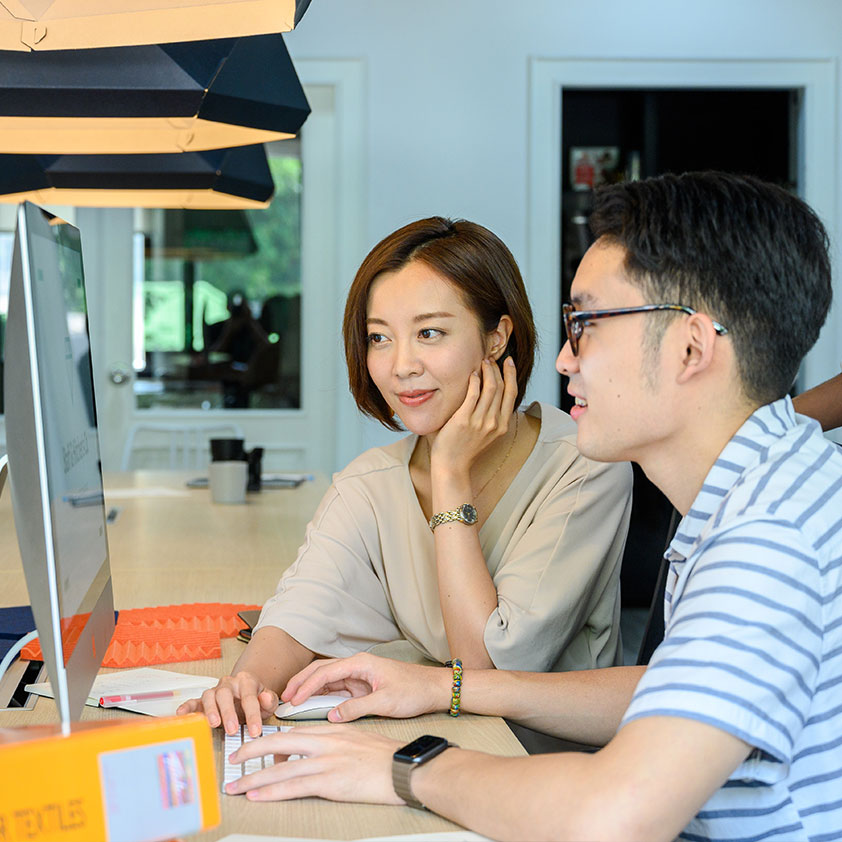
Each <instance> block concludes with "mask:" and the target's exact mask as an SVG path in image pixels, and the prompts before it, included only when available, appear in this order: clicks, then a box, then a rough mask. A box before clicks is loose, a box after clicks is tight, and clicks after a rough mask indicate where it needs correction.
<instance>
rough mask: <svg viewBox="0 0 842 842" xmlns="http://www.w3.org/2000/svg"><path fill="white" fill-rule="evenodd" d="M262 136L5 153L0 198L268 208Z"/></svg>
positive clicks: (88, 203)
mask: <svg viewBox="0 0 842 842" xmlns="http://www.w3.org/2000/svg"><path fill="white" fill-rule="evenodd" d="M274 189H275V188H274V183H273V181H272V174H271V172H270V170H269V162H268V160H267V158H266V151H265V149H264V148H263V146H262V144H258V145H256V146H236V147H234V148H233V149H213V150H209V151H206V152H178V153H174V154H157V155H0V202H3V203H18V202H22V201H31V202H36V203H38V204H41V205H44V204H53V205H73V206H76V207H127V208H132V207H148V208H197V209H208V210H213V209H226V208H243V209H249V208H265V207H268V205H269V202H270V200H271V198H272V194H273V192H274Z"/></svg>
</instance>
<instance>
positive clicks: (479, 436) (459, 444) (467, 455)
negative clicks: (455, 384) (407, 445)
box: [430, 357, 517, 470]
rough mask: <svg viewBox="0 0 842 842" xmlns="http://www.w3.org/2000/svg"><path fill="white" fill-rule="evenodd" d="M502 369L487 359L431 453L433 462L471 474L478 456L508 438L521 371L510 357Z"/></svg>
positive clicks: (472, 378)
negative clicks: (519, 371)
mask: <svg viewBox="0 0 842 842" xmlns="http://www.w3.org/2000/svg"><path fill="white" fill-rule="evenodd" d="M503 370H504V375H503V376H501V374H500V367H499V366H498V365H497V363H496V362H494V361H493V360H491V359H488V358H486V359H484V360H483V361H482V363H481V367H480V371H479V372H474V373H473V374H472V375H471V378H470V381H469V383H468V392H467V394H466V395H465V400H464V401H463V402H462V406H460V407H459V409H457V410H456V412H455V413H454V414H453V416H452V417H451V419H450V420H449V421H448V422H447V423H446V424H445V425H444V427H442V428H441V430H440V431H439V434H438V435H437V436H436V440H435V442H434V443H433V447H432V450H431V452H430V458H431V462H435V463H437V464H441V465H446V466H447V467H448V468H451V469H456V470H459V469H463V470H470V467H471V465H473V463H474V461H475V459H476V458H477V456H478V455H479V454H480V453H482V451H483V450H485V449H486V448H487V447H489V446H490V445H492V444H493V443H494V442H495V441H496V440H497V439H499V438H501V437H502V436H505V435H506V433H507V432H508V430H509V423H510V422H511V419H512V413H513V412H514V406H515V400H516V398H517V371H516V370H515V365H514V361H513V360H512V359H511V357H507V358H506V361H505V363H504V364H503Z"/></svg>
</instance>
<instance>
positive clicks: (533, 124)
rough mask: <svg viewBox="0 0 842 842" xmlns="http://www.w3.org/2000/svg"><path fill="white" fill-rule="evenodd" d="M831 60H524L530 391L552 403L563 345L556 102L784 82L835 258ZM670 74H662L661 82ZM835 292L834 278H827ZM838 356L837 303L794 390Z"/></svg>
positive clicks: (808, 181)
mask: <svg viewBox="0 0 842 842" xmlns="http://www.w3.org/2000/svg"><path fill="white" fill-rule="evenodd" d="M836 74H837V71H836V60H835V59H796V60H782V59H758V60H753V59H745V60H743V59H740V60H735V59H696V60H694V59H686V60H685V59H612V58H587V59H584V58H583V59H560V58H532V59H530V61H529V81H528V88H529V90H528V102H529V117H528V127H529V141H528V148H529V154H528V199H527V217H526V219H527V263H526V268H527V272H526V277H527V288H528V290H529V296H530V299H531V301H532V307H533V310H534V312H535V313H536V314H537V321H538V329H539V336H540V337H541V344H542V355H541V356H542V360H541V364H540V365H539V366H536V371H535V373H534V374H533V375H532V382H531V384H530V395H533V394H534V396H535V397H536V398H539V399H541V400H546V401H549V402H551V403H555V402H557V400H558V389H559V385H558V384H559V380H558V375H556V374H555V372H554V369H553V367H552V365H551V360H552V359H554V357H555V355H556V354H557V353H558V350H559V348H560V347H561V320H560V313H561V253H562V252H561V236H562V234H561V231H562V227H561V133H562V131H563V126H562V125H561V103H562V96H563V91H564V88H565V87H568V88H569V87H575V88H587V87H593V88H790V89H799V90H801V91H802V92H803V97H802V109H801V115H800V124H799V126H798V134H797V138H798V141H797V142H798V158H797V172H798V191H799V195H800V196H801V197H802V198H803V199H804V200H805V201H807V202H808V203H809V204H810V206H811V207H812V208H813V209H814V210H815V211H816V213H818V215H819V217H820V218H821V219H822V221H823V222H824V224H825V225H826V226H827V229H828V232H829V233H830V235H831V243H832V245H831V258H832V260H833V265H837V266H838V265H839V256H840V246H839V237H838V236H837V233H838V232H837V216H836V205H837V189H836V171H837V162H836V152H835V141H836V136H837V128H836V123H837V120H836V111H837V105H836V101H837V83H836ZM667 80H668V81H667ZM834 287H835V290H834V291H835V292H836V293H837V296H836V297H838V296H839V295H840V294H841V293H842V285H840V283H839V282H835V283H834ZM840 359H842V305H840V304H836V305H834V307H833V308H832V309H831V312H830V314H829V316H828V319H827V322H826V323H825V326H824V329H823V330H822V333H821V335H820V337H819V340H818V342H817V343H816V344H815V346H814V347H813V348H812V350H811V351H810V352H809V353H808V354H807V356H806V357H805V359H804V362H803V364H802V367H801V371H800V373H799V377H798V386H799V389H803V388H807V387H808V386H812V385H814V384H816V383H818V382H820V381H822V380H824V379H826V378H827V377H830V376H832V375H833V374H835V373H837V372H838V369H839V360H840Z"/></svg>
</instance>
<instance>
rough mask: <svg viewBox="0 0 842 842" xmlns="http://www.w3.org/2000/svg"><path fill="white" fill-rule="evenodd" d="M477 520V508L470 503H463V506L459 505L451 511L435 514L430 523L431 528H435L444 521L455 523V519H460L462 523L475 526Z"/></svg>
mask: <svg viewBox="0 0 842 842" xmlns="http://www.w3.org/2000/svg"><path fill="white" fill-rule="evenodd" d="M477 520H478V516H477V510H476V509H475V508H474V507H473V506H472V505H471V504H470V503H462V505H461V506H457V507H456V508H455V509H451V510H450V511H449V512H439V513H438V514H435V515H433V516H432V517H431V518H430V520H429V524H428V525H429V527H430V529H432V530H435V528H436V527H437V526H441V524H443V523H453V522H454V521H459V522H460V523H464V524H467V525H468V526H473V525H474V524H475V523H476V522H477Z"/></svg>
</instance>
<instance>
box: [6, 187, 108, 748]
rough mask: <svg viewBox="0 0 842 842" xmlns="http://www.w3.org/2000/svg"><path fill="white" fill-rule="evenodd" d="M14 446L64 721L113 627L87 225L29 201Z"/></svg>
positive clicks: (15, 260) (45, 639)
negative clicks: (82, 234) (85, 252)
mask: <svg viewBox="0 0 842 842" xmlns="http://www.w3.org/2000/svg"><path fill="white" fill-rule="evenodd" d="M4 396H5V410H6V413H5V414H6V445H7V449H8V457H9V482H10V488H11V494H12V505H13V509H14V516H15V528H16V531H17V536H18V544H19V546H20V554H21V559H22V561H23V568H24V574H25V576H26V585H27V589H28V590H29V598H30V601H31V603H32V613H33V615H34V617H35V624H36V627H37V629H38V636H39V639H40V642H41V650H42V652H43V656H44V662H45V663H46V665H47V671H48V674H49V676H50V683H51V684H52V687H53V692H54V695H55V698H56V703H57V705H58V709H59V714H60V717H61V723H62V729H63V730H64V731H65V732H68V731H69V730H70V722H71V721H72V720H74V719H78V718H79V715H80V714H81V712H82V707H83V705H84V703H85V700H86V699H87V696H88V691H89V690H90V688H91V684H92V683H93V680H94V677H95V676H96V674H97V671H98V670H99V667H100V664H101V663H102V658H103V655H104V654H105V650H106V648H107V647H108V644H109V642H110V640H111V636H112V634H113V632H114V600H113V595H112V590H111V569H110V564H109V557H108V539H107V536H106V529H105V508H104V501H103V494H102V472H101V467H100V458H99V438H98V436H97V424H96V408H95V404H94V391H93V378H92V375H91V352H90V338H89V334H88V320H87V307H86V299H85V283H84V276H83V272H82V250H81V244H80V238H79V231H78V230H77V229H76V228H74V227H73V226H72V225H69V224H67V223H66V222H64V221H63V220H61V219H59V218H58V217H55V216H53V215H52V214H50V213H47V212H46V211H44V210H42V209H41V208H39V207H37V206H36V205H33V204H30V203H28V202H27V203H25V204H22V205H21V206H20V207H19V208H18V215H17V232H16V235H15V246H14V251H13V254H12V271H11V279H10V288H9V309H8V316H7V321H6V349H5V382H4Z"/></svg>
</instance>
